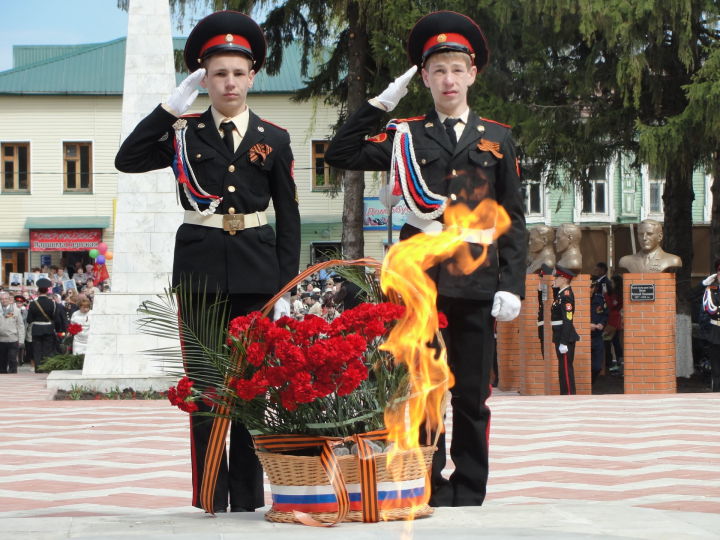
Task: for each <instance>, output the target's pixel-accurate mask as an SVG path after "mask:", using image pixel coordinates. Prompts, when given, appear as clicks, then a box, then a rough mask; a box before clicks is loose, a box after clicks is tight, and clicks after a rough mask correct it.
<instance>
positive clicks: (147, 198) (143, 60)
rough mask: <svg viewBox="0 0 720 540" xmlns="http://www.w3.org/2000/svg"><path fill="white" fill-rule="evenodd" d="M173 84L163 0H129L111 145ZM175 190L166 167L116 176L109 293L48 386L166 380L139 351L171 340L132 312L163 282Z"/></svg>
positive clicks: (152, 384)
mask: <svg viewBox="0 0 720 540" xmlns="http://www.w3.org/2000/svg"><path fill="white" fill-rule="evenodd" d="M174 87H175V66H174V60H173V47H172V36H171V32H170V8H169V4H168V1H167V0H131V1H130V5H129V12H128V36H127V44H126V50H125V79H124V88H123V100H122V134H121V138H120V140H119V141H118V144H119V143H120V142H121V141H122V140H124V139H125V137H126V136H127V135H128V134H129V133H130V132H131V131H132V130H133V128H134V127H135V126H136V125H137V123H138V122H139V121H140V120H141V119H142V118H144V117H145V116H146V115H147V114H149V113H150V111H152V110H153V108H155V107H156V106H157V105H158V104H159V103H160V102H161V101H163V100H164V99H165V98H166V97H167V96H168V95H169V94H170V92H171V91H172V89H173V88H174ZM175 186H176V183H175V179H174V178H173V175H172V172H171V171H170V169H169V168H168V169H164V170H162V171H156V172H149V173H144V174H125V173H119V175H118V185H117V209H116V218H115V239H114V246H113V251H114V254H115V256H114V260H113V267H112V275H111V284H112V292H111V293H105V294H97V295H95V302H94V306H93V310H92V319H91V330H90V336H89V341H88V348H87V353H86V354H85V363H84V367H83V370H82V374H80V373H79V372H73V373H72V374H71V375H67V374H63V372H54V373H51V374H50V376H49V377H48V388H64V389H68V388H70V387H71V386H72V385H83V386H87V387H92V388H96V389H98V390H105V391H106V390H107V389H111V388H115V387H120V388H126V387H131V388H133V389H135V390H147V389H150V388H152V389H156V390H160V389H166V388H167V386H168V385H169V384H171V383H172V382H174V378H172V379H171V378H170V377H168V376H164V375H163V372H162V368H163V366H162V365H159V363H158V362H157V361H156V360H154V359H152V358H151V357H149V356H148V355H147V354H144V351H147V350H149V349H154V348H158V347H161V346H162V347H165V346H169V345H172V344H173V343H169V342H168V341H167V340H158V339H157V338H154V337H152V336H147V335H144V334H140V333H139V331H138V327H137V320H138V314H137V308H138V306H139V305H140V304H141V302H143V301H144V300H147V299H155V298H156V296H157V295H158V294H160V293H162V292H163V290H164V289H165V288H167V287H168V286H169V284H170V273H171V271H172V259H173V247H174V243H175V242H174V238H175V231H176V230H177V228H178V226H179V225H180V223H181V222H182V208H181V207H180V206H179V205H178V204H177V201H176V197H175ZM66 373H67V372H66Z"/></svg>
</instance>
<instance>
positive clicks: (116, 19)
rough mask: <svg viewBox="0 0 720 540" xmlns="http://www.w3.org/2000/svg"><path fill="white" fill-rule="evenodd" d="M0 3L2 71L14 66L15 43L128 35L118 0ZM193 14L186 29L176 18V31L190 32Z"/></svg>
mask: <svg viewBox="0 0 720 540" xmlns="http://www.w3.org/2000/svg"><path fill="white" fill-rule="evenodd" d="M0 7H2V9H0V13H1V14H2V15H1V16H0V71H5V70H6V69H11V68H12V48H13V45H69V44H74V45H76V44H79V43H102V42H104V41H111V40H113V39H116V38H119V37H124V36H126V35H127V13H126V12H125V11H122V10H121V9H119V8H118V7H117V0H0ZM192 17H193V16H192V15H190V16H188V17H187V18H186V20H185V21H183V23H184V24H183V26H184V30H181V29H180V28H179V23H178V21H177V20H176V19H175V18H173V28H172V32H173V35H174V36H180V35H187V34H188V32H189V30H190V28H191V27H192V22H194V21H197V18H195V19H194V21H193V18H192ZM188 20H189V21H192V22H190V23H188Z"/></svg>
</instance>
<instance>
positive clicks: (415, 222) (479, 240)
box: [406, 214, 495, 246]
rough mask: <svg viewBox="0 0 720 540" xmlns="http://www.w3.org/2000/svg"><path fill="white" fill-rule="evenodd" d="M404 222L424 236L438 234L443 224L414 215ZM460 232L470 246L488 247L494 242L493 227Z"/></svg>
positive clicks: (409, 215) (408, 216) (410, 215)
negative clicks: (480, 245)
mask: <svg viewBox="0 0 720 540" xmlns="http://www.w3.org/2000/svg"><path fill="white" fill-rule="evenodd" d="M406 222H407V224H408V225H412V226H413V227H415V228H416V229H420V230H421V231H422V232H424V233H425V234H439V233H441V232H442V230H443V224H442V223H440V222H439V221H436V220H434V219H422V218H420V217H418V216H416V215H415V214H408V215H407V221H406ZM462 232H463V234H464V235H465V236H464V238H463V240H465V241H466V242H470V243H472V244H482V245H485V246H489V245H490V244H492V243H494V242H495V227H492V228H490V229H462Z"/></svg>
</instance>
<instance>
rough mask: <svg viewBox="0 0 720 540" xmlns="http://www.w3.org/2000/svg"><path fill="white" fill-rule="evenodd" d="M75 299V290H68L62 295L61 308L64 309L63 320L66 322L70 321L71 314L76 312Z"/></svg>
mask: <svg viewBox="0 0 720 540" xmlns="http://www.w3.org/2000/svg"><path fill="white" fill-rule="evenodd" d="M77 297H78V294H77V293H76V292H75V289H70V290H69V291H68V292H66V293H65V294H64V295H63V307H64V308H65V318H66V319H67V320H68V321H70V320H71V319H72V316H73V313H75V312H76V311H77V310H78V304H77Z"/></svg>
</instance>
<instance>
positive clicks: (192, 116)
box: [180, 113, 202, 118]
mask: <svg viewBox="0 0 720 540" xmlns="http://www.w3.org/2000/svg"><path fill="white" fill-rule="evenodd" d="M200 116H202V113H190V114H183V115H182V116H180V118H199V117H200Z"/></svg>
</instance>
